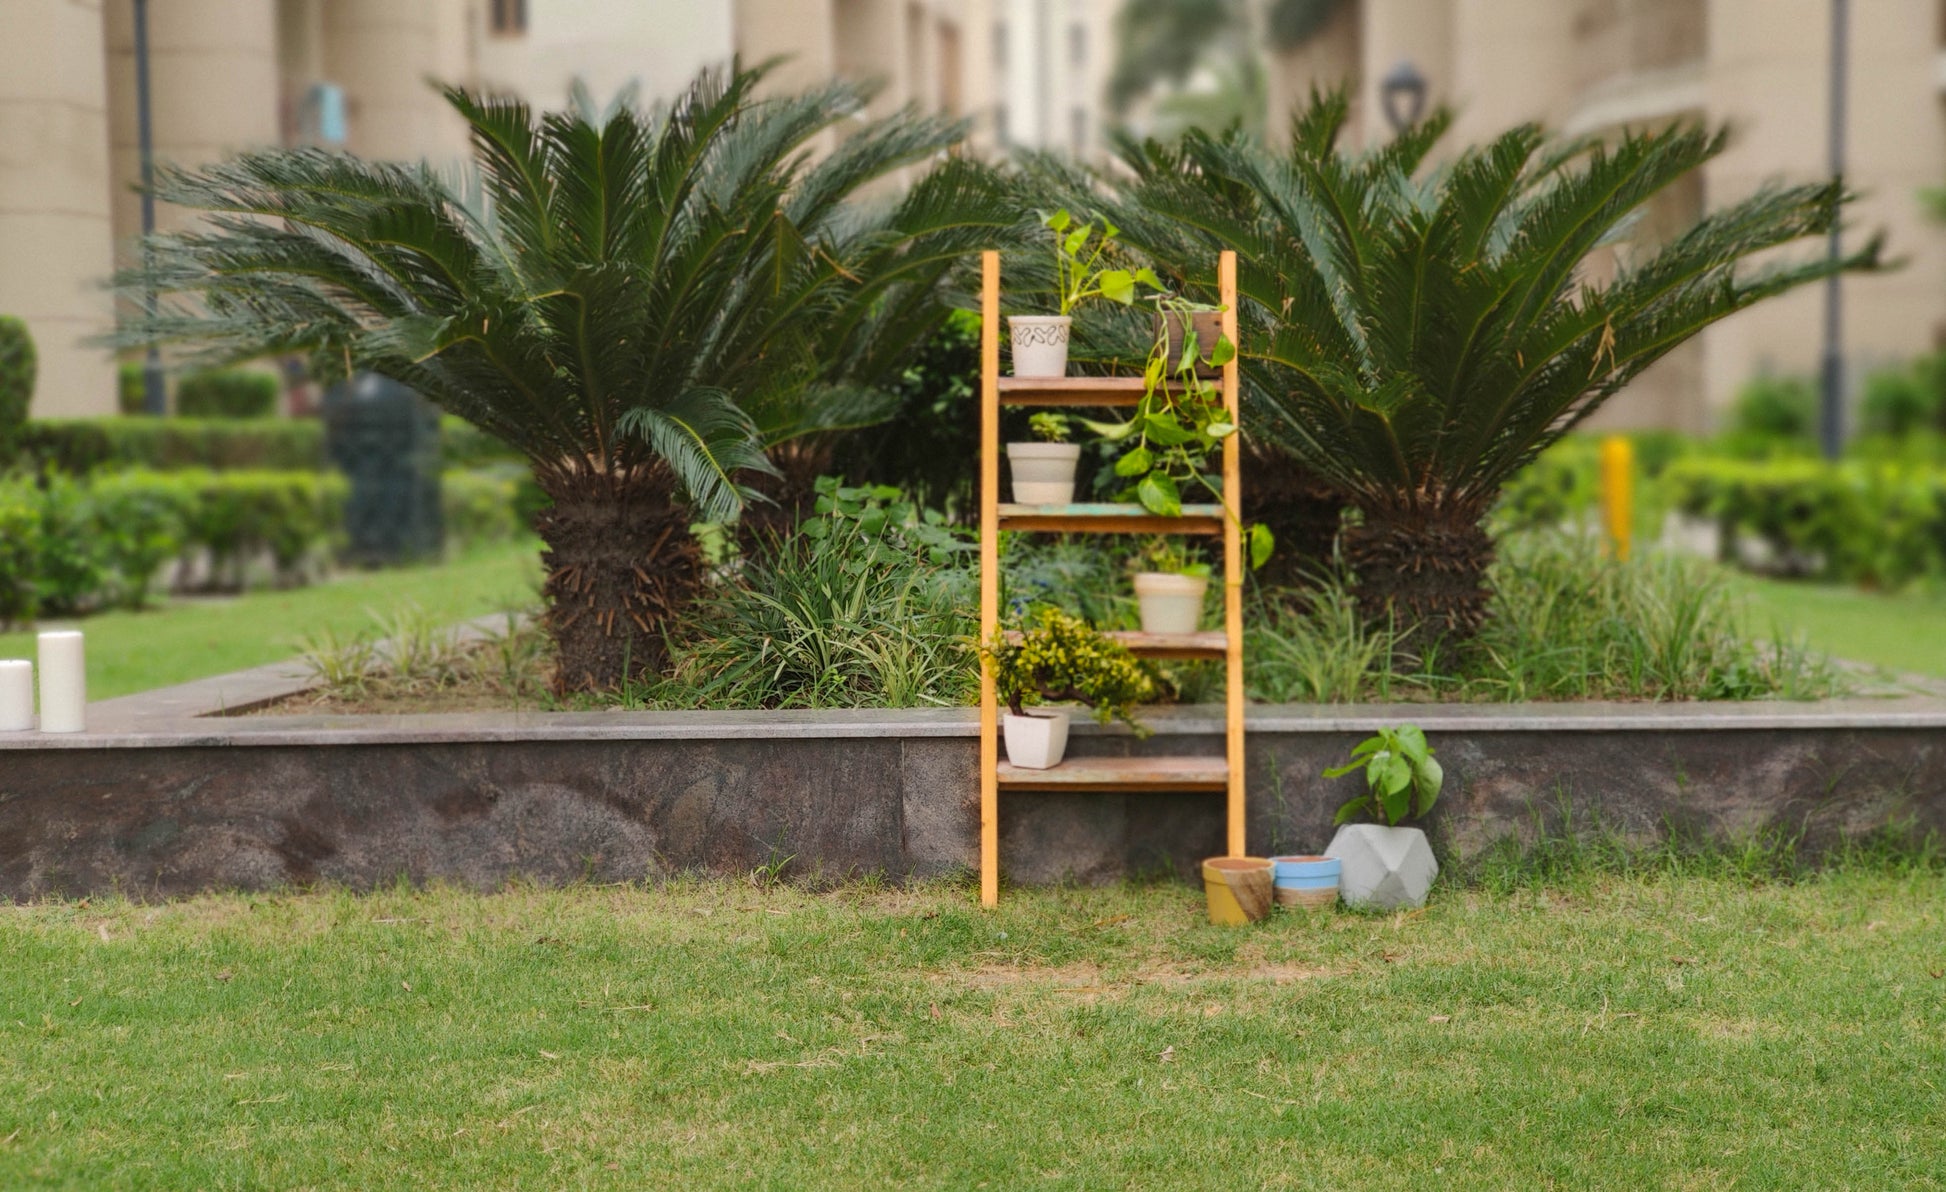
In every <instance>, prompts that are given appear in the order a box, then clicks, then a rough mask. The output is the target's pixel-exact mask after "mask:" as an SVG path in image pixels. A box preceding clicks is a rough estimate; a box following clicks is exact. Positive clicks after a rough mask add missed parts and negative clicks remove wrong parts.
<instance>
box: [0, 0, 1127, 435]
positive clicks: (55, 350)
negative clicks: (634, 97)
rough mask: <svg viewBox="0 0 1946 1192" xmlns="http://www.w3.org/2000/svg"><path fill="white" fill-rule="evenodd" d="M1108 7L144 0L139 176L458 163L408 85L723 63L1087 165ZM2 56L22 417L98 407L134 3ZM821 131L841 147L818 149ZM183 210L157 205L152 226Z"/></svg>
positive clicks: (1107, 49) (634, 82)
mask: <svg viewBox="0 0 1946 1192" xmlns="http://www.w3.org/2000/svg"><path fill="white" fill-rule="evenodd" d="M1116 6H1117V0H151V3H150V4H149V5H148V35H149V68H150V82H149V93H150V97H151V108H152V126H153V138H154V147H155V156H156V159H157V160H158V161H160V162H170V163H175V164H178V165H196V164H201V163H205V162H211V161H216V160H220V159H222V158H223V157H224V156H226V155H228V154H232V153H235V152H238V151H240V150H244V149H249V148H254V147H260V146H265V145H298V144H321V145H332V146H339V147H342V148H345V149H347V150H349V151H351V152H353V153H357V154H360V155H363V156H368V157H376V158H389V159H404V160H416V159H426V160H430V161H432V162H434V163H435V164H442V163H452V162H456V161H458V160H459V159H460V158H461V157H462V156H463V155H464V153H465V151H466V145H465V133H464V128H463V126H462V125H461V123H460V122H459V120H458V119H457V118H456V117H455V116H453V115H452V114H451V112H450V111H449V110H448V109H447V107H446V105H445V103H444V102H443V100H441V98H440V97H439V96H438V95H437V93H436V92H435V91H434V90H433V88H432V87H431V86H429V85H428V80H439V81H441V82H450V83H460V84H465V85H469V86H477V87H485V88H488V89H492V90H497V91H502V92H510V93H513V94H517V95H520V96H522V97H524V98H527V99H529V100H531V101H533V102H535V103H537V104H540V105H542V106H559V105H561V104H563V103H565V102H566V100H567V97H568V95H569V93H570V89H571V87H572V86H573V84H574V83H575V82H576V81H577V80H578V81H580V82H582V83H584V84H585V85H586V86H587V88H588V90H589V92H590V93H591V94H592V95H593V96H594V97H595V98H596V99H597V100H607V99H609V98H612V97H613V96H615V95H616V94H618V93H620V92H621V91H622V90H623V89H624V88H629V87H633V88H635V89H636V90H637V91H638V93H639V94H640V95H641V96H642V97H643V98H645V99H654V98H659V97H664V96H667V95H670V94H672V93H674V92H675V91H677V90H678V89H679V88H680V87H681V86H682V85H683V84H685V83H686V82H687V81H688V80H689V79H690V78H691V77H693V76H694V75H695V73H696V72H697V71H698V70H699V69H701V68H703V67H705V66H709V65H716V64H721V63H724V62H727V61H728V60H729V59H730V58H731V57H732V56H733V55H740V56H741V57H742V59H743V60H744V61H746V62H751V63H755V62H761V61H766V60H769V59H772V58H779V59H782V60H783V61H781V63H780V64H779V65H778V67H777V69H776V72H775V73H774V74H773V75H772V77H771V81H770V84H769V85H770V86H771V87H773V88H778V89H782V88H797V87H802V86H808V85H811V84H813V83H817V82H822V81H824V80H826V79H829V78H832V77H834V76H836V77H843V78H853V79H878V80H881V81H882V82H883V84H884V85H883V87H882V89H881V90H880V92H879V93H878V95H877V97H876V98H875V99H874V100H873V101H872V105H871V109H870V114H871V115H880V114H884V113H887V112H891V111H894V110H896V109H898V108H901V107H904V106H905V105H907V104H912V105H916V106H917V107H919V108H921V109H923V110H927V111H939V112H945V113H947V114H950V115H954V116H960V117H964V118H967V119H968V120H969V121H970V122H971V124H972V127H973V141H974V145H975V146H976V147H978V148H988V149H991V148H997V147H1000V146H1004V145H1013V144H1020V145H1026V146H1032V147H1036V148H1049V149H1061V150H1068V151H1075V152H1082V153H1091V152H1094V151H1096V150H1097V148H1098V142H1099V133H1098V131H1097V128H1098V125H1099V122H1100V119H1101V115H1100V111H1099V100H1098V97H1099V95H1100V94H1101V84H1102V80H1103V79H1104V78H1105V75H1106V70H1107V67H1108V64H1109V58H1110V56H1111V37H1112V30H1111V16H1112V12H1113V10H1114V9H1115V8H1116ZM7 12H8V17H9V32H8V36H7V38H5V39H0V312H5V313H10V314H18V315H20V316H22V317H24V318H25V319H26V320H27V322H28V325H29V327H30V329H31V330H32V331H33V333H34V336H35V339H36V341H37V342H38V345H39V348H40V356H41V381H40V385H39V386H38V389H37V393H36V397H35V401H34V412H35V413H36V414H37V415H39V416H44V417H45V416H63V415H83V414H103V413H112V412H113V411H114V410H115V408H116V402H115V367H114V362H113V361H112V360H111V359H110V358H109V357H108V355H107V354H106V353H105V352H103V351H102V350H100V349H98V348H92V347H86V346H84V345H83V343H82V341H83V340H84V339H85V338H87V337H89V336H94V335H99V334H101V333H103V332H105V331H107V330H109V329H110V328H111V326H112V325H113V320H114V302H113V300H112V299H111V297H110V296H109V295H108V293H107V292H106V290H105V289H103V285H102V283H103V281H104V280H105V279H106V278H107V277H108V275H109V274H110V273H111V272H112V270H113V269H114V268H115V267H116V265H117V264H118V263H124V264H125V263H126V262H127V260H128V255H129V253H130V252H131V251H132V249H133V245H134V243H135V238H136V237H137V236H138V235H139V233H140V230H141V202H140V199H139V197H138V195H137V193H136V186H137V184H138V183H139V180H140V177H141V168H140V153H139V139H138V128H137V102H136V96H137V91H136V79H135V25H134V12H135V0H7ZM836 135H837V136H842V130H839V132H838V133H837V134H836ZM191 218H193V216H192V214H191V213H188V212H183V211H177V210H171V209H169V208H168V207H166V206H164V207H161V208H159V209H158V212H157V224H158V226H160V227H162V228H165V229H168V228H174V227H181V226H183V225H184V222H185V221H186V220H189V219H191Z"/></svg>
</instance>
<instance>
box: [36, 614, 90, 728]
mask: <svg viewBox="0 0 1946 1192" xmlns="http://www.w3.org/2000/svg"><path fill="white" fill-rule="evenodd" d="M40 654H41V657H40V672H41V731H42V732H44V733H78V732H82V731H84V730H85V729H86V728H87V727H88V670H87V664H86V660H85V658H84V656H83V653H82V649H81V633H80V631H79V630H75V629H60V630H52V631H50V632H47V633H43V634H41V636H40Z"/></svg>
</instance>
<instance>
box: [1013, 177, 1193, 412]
mask: <svg viewBox="0 0 1946 1192" xmlns="http://www.w3.org/2000/svg"><path fill="white" fill-rule="evenodd" d="M1096 218H1099V217H1096ZM1041 226H1042V227H1045V228H1046V229H1047V230H1048V231H1049V232H1050V233H1052V235H1053V237H1054V290H1055V295H1056V299H1057V302H1058V305H1059V309H1060V313H1059V314H1056V315H1013V316H1011V317H1009V318H1008V320H1007V331H1008V335H1009V338H1010V339H1011V340H1012V342H1013V369H1014V375H1015V376H1017V377H1064V376H1066V375H1067V373H1068V335H1069V332H1070V331H1071V329H1072V327H1073V324H1074V318H1073V316H1074V308H1075V307H1077V306H1079V305H1080V304H1081V303H1083V302H1086V301H1087V300H1089V299H1090V298H1106V299H1108V300H1109V301H1111V302H1119V303H1121V304H1122V305H1124V306H1126V305H1128V304H1130V303H1132V302H1134V301H1135V287H1136V283H1138V282H1140V283H1144V284H1147V285H1149V286H1152V287H1154V288H1155V289H1158V290H1159V289H1161V288H1162V286H1161V284H1160V283H1159V282H1157V280H1156V276H1155V274H1154V273H1153V272H1151V271H1150V270H1148V269H1146V268H1143V269H1136V270H1128V269H1114V268H1110V267H1108V265H1106V264H1104V263H1103V258H1104V257H1105V256H1107V255H1108V251H1109V246H1110V245H1111V244H1112V243H1113V242H1114V240H1115V237H1116V236H1118V235H1120V234H1121V229H1119V228H1117V227H1116V226H1115V225H1114V224H1112V223H1110V222H1108V221H1107V220H1106V219H1102V220H1101V222H1100V226H1099V227H1097V226H1096V222H1095V220H1094V219H1089V220H1087V221H1085V222H1083V223H1079V224H1077V223H1075V221H1074V217H1073V216H1072V215H1070V214H1068V211H1067V209H1066V208H1061V209H1059V210H1056V211H1053V212H1048V213H1043V214H1042V215H1041Z"/></svg>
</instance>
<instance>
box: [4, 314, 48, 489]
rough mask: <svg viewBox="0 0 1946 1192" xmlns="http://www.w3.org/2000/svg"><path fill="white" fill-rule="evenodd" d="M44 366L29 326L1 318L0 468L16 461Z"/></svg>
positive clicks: (5, 316) (11, 317) (17, 320)
mask: <svg viewBox="0 0 1946 1192" xmlns="http://www.w3.org/2000/svg"><path fill="white" fill-rule="evenodd" d="M39 369H40V365H39V362H38V360H37V358H36V357H35V354H34V337H33V336H32V335H29V334H28V333H27V324H26V323H24V322H22V321H21V320H19V319H17V318H14V317H13V316H12V315H0V468H4V467H6V466H7V465H8V464H9V463H11V462H12V461H13V457H14V449H15V447H16V445H17V444H18V441H19V438H20V428H21V427H22V426H24V425H25V424H26V422H27V406H28V403H30V402H32V401H33V400H34V378H35V376H36V374H37V373H38V372H39Z"/></svg>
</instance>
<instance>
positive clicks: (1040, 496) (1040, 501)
mask: <svg viewBox="0 0 1946 1192" xmlns="http://www.w3.org/2000/svg"><path fill="white" fill-rule="evenodd" d="M1080 463H1081V444H1079V443H1009V444H1007V466H1008V467H1009V468H1011V469H1012V470H1013V475H1014V500H1015V501H1016V502H1018V503H1020V504H1022V505H1068V504H1072V503H1073V501H1074V469H1075V467H1076V466H1077V465H1078V464H1080Z"/></svg>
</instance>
